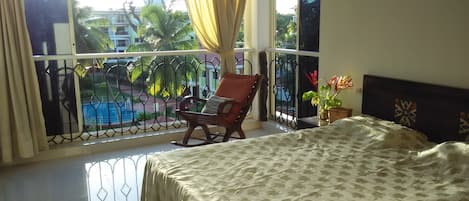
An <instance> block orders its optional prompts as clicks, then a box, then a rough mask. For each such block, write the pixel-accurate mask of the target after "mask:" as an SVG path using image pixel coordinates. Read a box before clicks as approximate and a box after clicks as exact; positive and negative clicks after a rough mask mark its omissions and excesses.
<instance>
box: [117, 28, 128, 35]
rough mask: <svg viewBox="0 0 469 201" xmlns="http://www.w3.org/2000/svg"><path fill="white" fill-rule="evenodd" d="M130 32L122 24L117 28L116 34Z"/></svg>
mask: <svg viewBox="0 0 469 201" xmlns="http://www.w3.org/2000/svg"><path fill="white" fill-rule="evenodd" d="M128 34H129V33H128V32H127V30H126V28H125V27H123V26H120V27H117V28H116V35H128Z"/></svg>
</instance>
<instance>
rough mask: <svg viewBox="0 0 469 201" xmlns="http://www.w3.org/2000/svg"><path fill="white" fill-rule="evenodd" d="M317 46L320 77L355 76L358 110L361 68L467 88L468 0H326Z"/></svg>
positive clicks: (352, 93) (349, 100)
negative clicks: (318, 44) (318, 45)
mask: <svg viewBox="0 0 469 201" xmlns="http://www.w3.org/2000/svg"><path fill="white" fill-rule="evenodd" d="M319 49H320V59H319V76H320V77H321V78H329V77H330V76H332V75H335V74H350V75H351V76H352V77H353V79H354V84H355V87H354V89H353V90H349V91H346V92H345V93H343V94H342V95H341V97H342V98H343V101H344V106H345V107H351V108H353V109H354V113H359V112H361V93H360V92H359V91H360V88H361V86H362V79H363V74H374V75H381V76H386V77H393V78H400V79H406V80H414V81H419V82H426V83H434V84H441V85H447V86H454V87H460V88H467V89H469V1H468V0H352V1H351V0H323V1H321V29H320V48H319Z"/></svg>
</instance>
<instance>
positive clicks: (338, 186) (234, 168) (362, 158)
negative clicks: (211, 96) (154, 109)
mask: <svg viewBox="0 0 469 201" xmlns="http://www.w3.org/2000/svg"><path fill="white" fill-rule="evenodd" d="M441 101H443V102H441ZM468 102H469V92H468V91H467V90H463V89H455V88H449V87H443V86H435V85H428V84H422V83H415V82H409V81H403V80H396V79H390V78H383V77H377V76H371V75H366V76H365V77H364V86H363V106H362V108H363V111H362V113H363V115H359V116H354V117H351V118H346V119H341V120H338V121H336V122H334V123H333V124H331V125H329V126H323V127H319V128H314V129H304V130H298V131H295V132H291V133H284V134H275V135H270V136H266V137H261V138H253V139H247V140H239V141H234V142H229V143H220V144H214V145H209V146H203V147H196V148H191V149H182V150H177V151H171V152H167V153H162V154H156V155H154V156H152V157H151V158H150V159H149V160H148V161H147V164H146V167H145V173H144V181H143V185H142V200H144V201H150V200H152V201H158V200H161V201H172V200H197V201H199V200H200V201H211V200H214V201H215V200H240V201H243V200H259V201H263V200H266V201H267V200H290V201H294V200H301V201H308V200H311V201H312V200H321V201H326V200H334V201H336V200H344V201H354V200H393V201H394V200H425V201H427V200H434V201H440V200H441V201H444V200H447V201H453V200H454V201H469V188H468V187H469V145H468V143H465V142H463V141H465V140H467V136H468V132H467V121H468V119H467V117H468V116H467V112H469V106H468V105H467V103H468ZM442 103H451V104H450V105H442ZM428 110H431V111H428ZM430 113H431V115H430ZM421 115H422V116H421ZM437 116H438V117H439V119H437V118H435V117H437ZM453 121H454V122H453ZM394 122H398V123H400V124H396V123H394ZM403 125H405V126H403ZM420 131H424V133H425V134H423V133H422V132H420ZM425 131H426V132H425Z"/></svg>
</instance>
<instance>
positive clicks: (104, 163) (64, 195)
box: [0, 122, 289, 201]
mask: <svg viewBox="0 0 469 201" xmlns="http://www.w3.org/2000/svg"><path fill="white" fill-rule="evenodd" d="M287 131H289V129H287V128H285V127H283V126H281V125H278V124H276V123H274V122H265V123H263V129H259V130H252V131H249V132H247V136H248V138H249V137H260V136H265V135H270V134H275V133H281V132H287ZM179 148H181V147H177V146H174V145H172V144H169V143H168V144H160V145H155V146H149V147H141V148H136V149H128V150H122V151H116V152H110V153H100V154H93V155H88V156H81V157H73V158H68V159H60V160H50V161H44V162H39V163H34V164H29V165H22V166H14V167H9V168H3V169H1V170H0V200H2V201H3V200H5V201H10V200H11V201H13V200H15V201H16V200H37V201H40V200H45V201H46V200H47V201H59V200H60V201H62V200H67V201H74V200H76V201H85V200H86V201H115V200H127V201H132V200H135V201H137V200H140V192H141V185H142V178H143V170H144V167H145V163H146V161H147V159H148V157H150V156H151V155H152V154H155V153H160V152H166V151H172V150H176V149H179Z"/></svg>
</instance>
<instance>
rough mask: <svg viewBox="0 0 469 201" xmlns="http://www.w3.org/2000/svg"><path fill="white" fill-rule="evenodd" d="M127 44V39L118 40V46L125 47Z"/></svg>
mask: <svg viewBox="0 0 469 201" xmlns="http://www.w3.org/2000/svg"><path fill="white" fill-rule="evenodd" d="M125 46H127V40H118V41H117V47H125Z"/></svg>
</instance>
